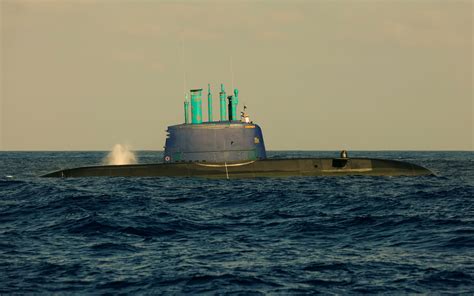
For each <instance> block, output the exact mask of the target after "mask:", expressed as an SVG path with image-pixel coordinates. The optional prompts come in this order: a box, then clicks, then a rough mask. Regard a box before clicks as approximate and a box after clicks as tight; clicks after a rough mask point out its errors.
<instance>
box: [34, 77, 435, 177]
mask: <svg viewBox="0 0 474 296" xmlns="http://www.w3.org/2000/svg"><path fill="white" fill-rule="evenodd" d="M202 92H203V89H202V88H198V89H191V90H190V97H191V98H190V100H189V95H188V94H186V95H185V100H184V123H182V124H178V125H171V126H168V129H167V137H166V141H165V146H164V154H163V160H162V162H161V163H156V164H131V165H100V166H86V167H78V168H70V169H63V170H59V171H55V172H52V173H48V174H46V175H43V176H42V177H61V178H66V177H204V178H224V179H233V178H255V177H286V176H347V175H366V176H426V175H434V174H433V173H432V172H431V171H430V170H429V169H426V168H424V167H422V166H419V165H416V164H412V163H408V162H404V161H397V160H389V159H376V158H351V157H349V155H348V153H347V151H345V150H343V151H341V153H340V155H337V157H334V158H284V159H272V158H267V153H266V149H265V142H264V139H263V132H262V129H261V127H260V126H259V125H258V124H255V123H254V122H253V121H251V120H250V117H249V115H248V114H247V112H246V109H247V108H246V106H244V108H243V111H241V112H240V116H239V117H238V114H237V108H238V103H239V91H238V89H234V90H233V93H232V94H231V95H229V96H227V94H226V91H225V88H224V85H223V84H221V88H220V92H219V107H220V108H219V115H220V118H219V120H214V119H213V100H212V93H211V87H210V85H209V84H208V94H207V104H208V108H207V109H208V121H207V122H204V121H203V116H202V113H203V112H202ZM190 115H191V116H190Z"/></svg>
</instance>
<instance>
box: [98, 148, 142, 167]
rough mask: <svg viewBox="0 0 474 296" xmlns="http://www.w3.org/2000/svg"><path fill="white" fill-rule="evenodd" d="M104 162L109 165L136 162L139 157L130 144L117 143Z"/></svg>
mask: <svg viewBox="0 0 474 296" xmlns="http://www.w3.org/2000/svg"><path fill="white" fill-rule="evenodd" d="M103 163H104V164H107V165H122V164H135V163H137V157H136V156H135V153H133V151H131V150H130V147H129V146H128V145H122V144H115V146H114V147H113V148H112V151H110V152H109V154H108V155H107V157H106V158H104V160H103Z"/></svg>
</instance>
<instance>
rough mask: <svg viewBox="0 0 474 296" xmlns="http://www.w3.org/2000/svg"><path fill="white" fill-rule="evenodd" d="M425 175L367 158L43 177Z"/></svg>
mask: <svg viewBox="0 0 474 296" xmlns="http://www.w3.org/2000/svg"><path fill="white" fill-rule="evenodd" d="M344 175H366V176H426V175H434V174H433V173H432V172H431V171H430V170H428V169H426V168H424V167H421V166H418V165H415V164H411V163H407V162H403V161H395V160H386V159H371V158H350V159H345V158H294V159H264V160H254V161H245V162H224V163H221V162H220V163H210V162H188V163H158V164H138V165H107V166H89V167H79V168H72V169H65V170H60V171H56V172H52V173H49V174H46V175H43V177H64V178H68V177H204V178H223V179H235V178H255V177H285V176H344Z"/></svg>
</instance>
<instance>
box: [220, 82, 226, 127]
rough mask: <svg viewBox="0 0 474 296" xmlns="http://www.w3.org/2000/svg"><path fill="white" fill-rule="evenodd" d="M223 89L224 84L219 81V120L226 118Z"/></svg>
mask: <svg viewBox="0 0 474 296" xmlns="http://www.w3.org/2000/svg"><path fill="white" fill-rule="evenodd" d="M225 96H226V94H225V90H224V84H222V83H221V92H220V93H219V100H220V111H221V112H220V113H221V121H226V120H227V112H226V111H227V107H226V103H225V99H226V98H225Z"/></svg>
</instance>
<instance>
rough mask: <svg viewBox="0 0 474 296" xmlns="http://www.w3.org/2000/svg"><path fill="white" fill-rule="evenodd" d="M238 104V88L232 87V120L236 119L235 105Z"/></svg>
mask: <svg viewBox="0 0 474 296" xmlns="http://www.w3.org/2000/svg"><path fill="white" fill-rule="evenodd" d="M238 104H239V90H238V89H234V97H233V98H232V120H237V105H238Z"/></svg>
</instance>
